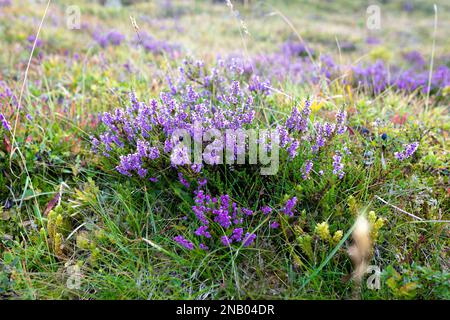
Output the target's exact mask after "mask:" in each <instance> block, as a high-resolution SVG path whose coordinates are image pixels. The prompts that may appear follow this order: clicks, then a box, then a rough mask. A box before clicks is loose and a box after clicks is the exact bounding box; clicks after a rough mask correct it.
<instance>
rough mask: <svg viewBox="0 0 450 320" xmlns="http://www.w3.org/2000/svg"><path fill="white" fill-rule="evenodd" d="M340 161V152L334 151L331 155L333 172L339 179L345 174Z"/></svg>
mask: <svg viewBox="0 0 450 320" xmlns="http://www.w3.org/2000/svg"><path fill="white" fill-rule="evenodd" d="M341 161H342V156H341V154H340V153H336V154H335V155H334V156H333V174H335V175H337V176H338V177H339V179H342V178H343V177H344V174H345V172H344V171H343V169H344V164H343V163H342V162H341Z"/></svg>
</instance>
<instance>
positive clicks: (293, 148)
mask: <svg viewBox="0 0 450 320" xmlns="http://www.w3.org/2000/svg"><path fill="white" fill-rule="evenodd" d="M299 145H300V142H298V140H293V141H292V142H291V145H290V146H289V148H288V153H289V156H290V157H291V158H292V159H294V158H295V157H296V156H297V149H298V146H299Z"/></svg>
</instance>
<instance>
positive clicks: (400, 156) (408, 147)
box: [394, 141, 419, 161]
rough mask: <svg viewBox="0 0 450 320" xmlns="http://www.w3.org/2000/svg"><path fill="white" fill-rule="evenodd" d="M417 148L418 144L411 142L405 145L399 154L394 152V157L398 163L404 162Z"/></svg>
mask: <svg viewBox="0 0 450 320" xmlns="http://www.w3.org/2000/svg"><path fill="white" fill-rule="evenodd" d="M418 147H419V142H417V141H416V142H413V143H411V144H406V145H405V148H404V150H402V151H400V152H395V153H394V156H395V158H397V159H398V160H400V161H403V160H406V159H408V158H410V157H411V156H412V155H413V154H414V153H415V152H416V150H417V148H418Z"/></svg>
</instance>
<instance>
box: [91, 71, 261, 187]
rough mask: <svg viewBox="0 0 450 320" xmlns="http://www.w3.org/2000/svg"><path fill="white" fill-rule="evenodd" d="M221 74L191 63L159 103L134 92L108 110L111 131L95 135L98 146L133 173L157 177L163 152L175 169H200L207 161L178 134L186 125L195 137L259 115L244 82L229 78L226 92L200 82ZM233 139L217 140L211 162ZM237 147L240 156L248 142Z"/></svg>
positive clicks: (234, 126) (106, 119) (245, 123)
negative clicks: (195, 156) (197, 158)
mask: <svg viewBox="0 0 450 320" xmlns="http://www.w3.org/2000/svg"><path fill="white" fill-rule="evenodd" d="M193 72H195V74H194V73H193ZM215 72H216V71H214V70H213V71H211V73H209V72H208V71H206V70H205V69H204V68H203V66H202V64H201V63H200V62H198V63H196V64H195V65H193V64H191V63H188V62H186V63H184V67H183V68H180V76H179V78H178V79H177V81H176V82H171V87H170V91H168V92H164V91H163V92H161V94H160V100H159V101H157V100H151V101H150V103H149V104H146V103H144V102H140V101H138V99H137V98H136V96H135V95H134V94H131V95H130V103H129V105H128V107H126V108H119V109H116V110H115V111H114V112H105V113H103V115H102V116H101V122H102V123H103V124H104V126H105V130H104V131H103V132H102V133H101V134H100V135H99V136H98V137H92V144H93V150H94V151H95V152H102V153H103V155H104V156H106V157H110V156H111V152H114V154H119V160H120V161H119V164H118V165H117V166H116V170H117V171H118V172H120V173H121V174H123V175H126V176H130V177H131V176H138V177H140V178H143V179H147V178H148V176H153V175H152V174H150V173H151V171H152V167H154V164H157V163H158V161H159V162H162V161H163V160H161V157H162V156H163V155H168V156H169V158H170V163H171V165H172V166H173V167H179V166H190V167H191V169H192V170H194V171H195V172H199V171H200V170H201V169H202V165H200V164H195V165H193V164H192V159H191V155H190V152H189V149H188V146H187V145H186V144H185V143H182V141H181V140H179V138H178V137H176V135H174V134H173V133H174V132H176V130H179V129H184V130H186V132H187V134H189V135H191V137H192V138H193V139H195V137H196V136H198V135H197V134H199V135H203V133H204V132H206V131H207V130H209V129H215V130H219V131H220V132H225V131H226V129H234V130H237V129H244V128H245V127H246V126H249V125H251V124H252V123H253V120H254V116H255V113H256V111H255V106H254V104H253V96H252V93H251V92H250V91H249V90H248V88H247V89H245V88H242V86H241V84H240V82H239V81H237V80H228V79H227V78H225V77H224V79H223V80H221V81H220V86H221V87H220V90H216V89H218V88H217V87H216V88H214V89H213V90H212V91H210V90H209V89H208V86H205V85H204V84H203V83H200V84H199V82H202V81H206V79H208V80H209V81H211V80H212V79H218V76H217V75H215ZM228 138H233V137H227V136H226V137H225V139H223V141H222V139H215V140H214V144H213V146H214V150H213V151H212V152H206V150H205V152H204V153H203V159H204V160H205V162H206V163H208V164H211V165H214V164H217V163H218V161H219V160H220V155H219V154H217V153H216V152H215V150H223V147H224V145H225V144H226V143H228V142H229V141H233V140H232V139H228ZM237 138H239V137H237ZM237 145H238V144H236V146H237ZM189 147H190V146H189ZM236 148H237V149H238V150H236V155H238V154H240V153H243V152H245V151H246V147H245V146H243V147H242V146H239V147H238V146H237V147H236ZM164 158H166V157H164ZM180 181H182V180H180ZM182 183H183V181H182ZM183 184H184V183H183Z"/></svg>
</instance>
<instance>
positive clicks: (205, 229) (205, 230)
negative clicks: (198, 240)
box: [195, 226, 211, 238]
mask: <svg viewBox="0 0 450 320" xmlns="http://www.w3.org/2000/svg"><path fill="white" fill-rule="evenodd" d="M195 235H196V236H199V237H201V236H203V237H205V238H211V234H210V233H209V232H208V226H201V227H199V228H198V229H197V230H196V231H195Z"/></svg>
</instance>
